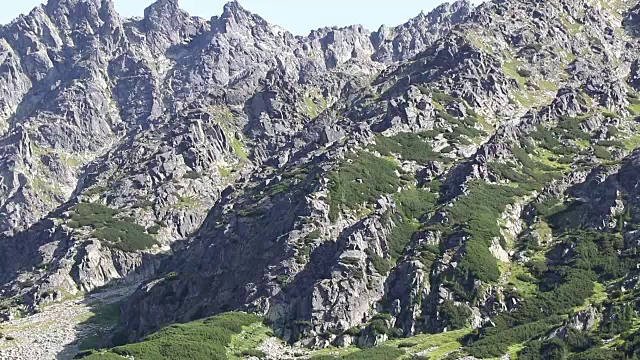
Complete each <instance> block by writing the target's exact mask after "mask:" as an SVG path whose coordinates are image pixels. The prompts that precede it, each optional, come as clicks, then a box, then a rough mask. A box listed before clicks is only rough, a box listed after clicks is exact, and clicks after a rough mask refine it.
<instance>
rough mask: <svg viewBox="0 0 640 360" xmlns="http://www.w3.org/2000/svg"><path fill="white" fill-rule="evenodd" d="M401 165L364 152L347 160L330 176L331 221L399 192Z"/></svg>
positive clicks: (350, 156)
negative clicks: (386, 195) (347, 211)
mask: <svg viewBox="0 0 640 360" xmlns="http://www.w3.org/2000/svg"><path fill="white" fill-rule="evenodd" d="M399 170H400V168H399V167H398V165H397V164H396V163H394V162H392V161H389V160H387V159H383V158H380V157H377V156H375V155H373V154H371V153H369V152H366V151H361V152H359V153H358V154H352V155H349V156H348V157H347V159H346V160H345V161H343V162H342V163H341V164H340V166H339V167H338V170H337V171H334V172H332V173H331V174H330V175H329V179H330V185H329V205H330V213H329V216H330V218H331V220H332V221H335V220H336V219H337V218H338V214H340V212H342V211H344V210H346V209H357V208H360V207H362V206H363V205H364V204H369V203H374V202H375V201H376V200H378V199H379V198H380V197H381V196H382V195H384V194H391V193H396V192H397V191H398V188H399V187H400V186H401V185H402V182H401V180H400V178H399V177H398V175H397V173H396V172H397V171H399Z"/></svg>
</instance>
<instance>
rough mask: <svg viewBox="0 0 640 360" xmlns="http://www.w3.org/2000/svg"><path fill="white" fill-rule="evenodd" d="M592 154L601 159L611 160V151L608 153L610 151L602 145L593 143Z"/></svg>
mask: <svg viewBox="0 0 640 360" xmlns="http://www.w3.org/2000/svg"><path fill="white" fill-rule="evenodd" d="M593 154H594V155H595V156H596V157H597V158H598V159H602V160H611V153H610V152H609V150H607V148H605V147H604V146H600V145H594V146H593Z"/></svg>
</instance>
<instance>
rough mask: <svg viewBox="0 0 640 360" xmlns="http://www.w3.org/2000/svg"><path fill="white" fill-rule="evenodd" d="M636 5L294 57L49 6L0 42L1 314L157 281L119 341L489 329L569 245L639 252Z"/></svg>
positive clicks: (201, 26) (98, 8) (355, 39)
mask: <svg viewBox="0 0 640 360" xmlns="http://www.w3.org/2000/svg"><path fill="white" fill-rule="evenodd" d="M635 5H636V4H631V2H624V1H622V2H617V3H616V4H615V5H608V6H604V5H602V3H601V2H597V1H593V0H580V1H569V0H551V1H545V2H537V1H525V0H508V1H494V2H487V3H485V4H483V5H481V6H479V7H477V8H473V7H472V6H471V5H470V3H469V2H467V1H459V2H456V3H454V4H444V5H441V6H439V7H438V8H436V9H435V10H434V11H432V12H431V13H429V14H420V15H419V16H417V17H416V18H414V19H411V20H410V21H408V22H407V23H405V24H403V25H401V26H398V27H395V28H386V27H382V28H381V29H379V30H378V31H377V32H370V31H368V30H366V29H363V28H362V27H360V26H351V27H346V28H324V29H319V30H316V31H312V32H311V33H310V34H309V35H308V36H306V37H301V36H294V35H292V34H291V33H289V32H287V31H286V30H284V29H282V28H280V27H278V26H275V25H272V24H269V23H267V22H266V21H265V20H264V19H262V18H261V17H259V16H258V15H255V14H252V13H250V12H248V11H246V10H245V9H243V8H242V7H241V5H240V4H239V3H237V2H231V3H228V4H227V5H226V6H225V7H224V9H223V12H222V14H221V15H220V16H214V17H212V18H211V19H210V20H205V19H201V18H197V17H192V16H189V14H187V13H186V12H184V11H183V10H181V9H180V8H179V6H178V2H177V1H175V0H160V1H157V2H156V3H154V4H153V5H151V6H150V7H149V8H147V9H146V11H145V15H144V17H143V18H139V19H123V18H121V17H119V15H118V14H117V13H116V12H115V11H114V9H113V4H112V3H111V2H110V1H108V0H105V1H98V0H95V1H53V0H51V1H50V2H49V3H48V4H47V5H44V6H41V7H38V8H36V9H34V10H33V11H32V12H31V13H30V14H29V15H27V16H23V17H21V18H18V19H16V20H15V21H14V22H12V23H11V24H8V25H6V26H4V27H1V28H0V135H1V136H0V155H1V156H0V231H1V232H2V234H3V235H2V238H1V239H0V280H1V281H0V282H1V283H2V285H3V287H2V291H3V293H2V294H4V295H3V296H5V297H7V298H9V299H14V297H16V296H22V297H24V298H25V299H26V300H27V301H26V302H25V305H23V309H24V310H27V311H28V310H33V309H35V308H36V307H37V306H38V305H39V304H42V303H43V301H45V300H44V299H46V298H47V297H46V296H43V294H48V293H49V292H50V291H55V290H64V291H66V292H70V293H75V292H78V291H91V290H94V289H96V288H99V287H101V286H104V285H106V284H109V283H112V282H114V281H117V280H123V281H139V280H146V281H145V282H144V283H143V285H141V287H140V288H139V289H138V290H137V291H136V292H135V293H134V294H133V295H132V296H131V298H130V299H129V301H128V302H127V303H126V304H125V305H124V306H123V308H122V311H123V316H122V319H123V320H122V324H121V328H120V330H122V331H124V332H126V333H127V334H128V337H129V340H137V339H140V338H142V337H144V336H145V335H147V334H149V333H150V332H152V331H154V330H157V329H159V328H161V327H163V326H165V325H167V324H170V323H173V322H185V321H189V320H192V319H198V318H202V317H205V316H208V315H212V314H217V313H221V312H225V311H232V310H244V311H252V312H256V313H259V314H262V315H264V316H265V317H266V318H268V319H269V320H270V321H272V322H273V324H274V328H275V332H276V334H277V335H278V336H280V337H282V338H284V339H286V340H287V341H289V342H292V343H298V344H300V345H305V346H315V347H324V346H328V345H329V344H334V345H336V344H338V345H348V344H350V343H357V344H358V345H360V346H363V347H367V346H373V345H376V344H377V343H379V342H380V341H381V340H383V339H384V338H386V336H409V335H415V334H417V333H422V332H442V331H444V330H451V329H453V328H457V327H460V322H459V321H458V320H459V319H458V318H456V317H455V316H453V315H452V314H451V312H452V311H457V312H456V314H457V315H460V314H462V315H460V316H462V317H463V319H462V323H463V326H464V325H467V326H472V327H474V328H484V327H487V326H491V324H493V321H494V320H495V319H496V317H499V316H500V314H504V313H507V312H511V311H517V310H518V309H520V308H521V307H526V306H527V305H526V301H527V297H531V294H527V293H526V290H529V291H533V292H535V291H538V290H540V289H542V288H543V287H544V286H547V285H544V281H543V280H542V279H544V278H545V276H543V274H539V273H535V274H534V272H535V269H538V267H537V266H538V265H537V264H538V263H537V262H536V261H539V259H541V258H542V259H545V258H548V259H549V261H548V264H547V265H548V267H549V268H551V269H552V270H549V271H551V272H552V271H555V270H554V269H556V266H560V265H559V264H564V262H568V261H569V260H567V258H566V257H567V256H568V257H570V256H573V255H572V254H574V253H575V251H574V250H573V249H574V246H573V245H572V244H570V243H568V242H567V241H566V237H567V236H571V235H572V234H573V231H575V230H576V229H590V230H594V231H598V232H601V233H611V234H614V233H615V234H618V235H619V236H621V238H623V239H624V243H625V246H626V247H625V248H624V249H619V250H620V251H619V252H618V254H623V255H624V254H626V253H627V252H629V251H630V250H631V249H633V248H635V247H637V244H638V241H637V236H636V232H637V230H635V228H634V227H632V226H627V225H629V223H632V222H633V221H634V219H636V218H637V216H636V215H635V209H637V208H638V207H637V206H636V202H637V201H638V199H637V196H636V194H635V192H636V187H637V186H635V184H636V178H637V176H636V171H637V170H638V169H637V168H638V166H637V165H638V161H637V157H638V154H637V152H634V151H633V150H634V149H635V148H636V147H637V146H638V145H640V142H639V141H638V131H639V130H640V129H638V124H637V122H636V119H635V116H636V114H638V113H640V110H639V109H638V106H637V105H638V103H640V100H638V99H640V95H639V94H638V91H639V90H640V82H639V81H638V76H637V72H638V58H637V54H638V51H637V50H638V40H637V38H636V22H637V6H635ZM634 6H635V7H634ZM624 214H626V215H624ZM623 215H624V216H623ZM625 219H627V220H625ZM618 235H616V236H618ZM144 241H150V242H151V243H145V244H144V246H140V244H141V243H143V242H144ZM154 243H155V245H153V244H154ZM623 255H620V256H623ZM498 263H499V264H500V266H498ZM523 269H525V270H523ZM526 269H534V270H531V272H532V273H531V274H532V275H531V276H534V275H536V276H539V279H538V282H536V283H535V284H531V283H530V284H529V285H527V284H524V285H523V280H518V279H523V278H525V276H524V275H523V274H520V273H517V271H530V270H526ZM558 271H559V270H558ZM634 271H636V270H633V271H631V270H630V271H629V272H628V274H626V275H625V277H626V280H625V281H627V282H630V281H631V282H632V281H633V279H634V276H636V275H635V273H634ZM527 274H528V273H527ZM517 275H519V276H520V277H519V278H517ZM547 275H548V274H547ZM552 275H553V276H551V275H549V276H547V278H548V279H551V278H554V279H555V278H556V277H558V276H559V275H557V274H552ZM524 282H525V283H526V281H524ZM534 282H535V281H534ZM555 285H557V284H552V285H548V286H549V288H553V287H554V286H555ZM538 287H540V289H538ZM532 288H535V290H531V289H532ZM611 290H613V289H611ZM607 291H609V290H607ZM523 304H524V305H523ZM451 309H457V310H451ZM590 311H595V310H593V309H590ZM379 313H384V314H385V315H384V316H383V317H382V318H380V317H378V318H377V319H376V320H379V321H378V323H379V322H380V321H382V320H381V319H384V321H383V322H384V326H386V327H388V328H389V331H388V333H386V334H380V333H378V332H379V329H378V330H375V329H373V328H372V326H371V325H368V324H369V323H370V322H371V320H372V319H374V316H375V315H376V314H379ZM456 314H454V315H456ZM597 316H599V315H598V314H595V315H594V314H592V313H589V314H586V313H584V314H583V313H580V314H578V315H576V316H573V317H572V318H571V321H573V322H572V323H570V324H564V325H563V326H564V328H563V329H564V330H562V331H560V330H558V332H557V333H558V334H564V333H566V331H567V328H573V329H575V328H585V329H586V328H591V327H592V326H593V319H594V318H595V317H597ZM587 318H588V319H589V321H591V325H589V324H587V325H588V326H587V325H584V324H581V322H583V320H584V319H587ZM583 325H584V326H583ZM355 327H358V328H362V332H361V333H360V335H356V334H355V332H353V331H351V332H347V330H349V329H353V328H355ZM376 331H378V332H376Z"/></svg>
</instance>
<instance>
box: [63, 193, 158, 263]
mask: <svg viewBox="0 0 640 360" xmlns="http://www.w3.org/2000/svg"><path fill="white" fill-rule="evenodd" d="M72 211H73V215H72V216H71V220H70V221H69V223H68V224H69V225H70V226H71V227H75V228H79V227H91V228H93V229H94V232H93V236H94V237H95V238H97V239H98V240H102V241H105V242H107V243H108V245H109V246H112V247H114V248H117V249H120V250H123V251H127V252H135V251H140V250H145V249H148V248H150V247H152V246H154V245H156V244H157V242H156V241H155V239H154V238H153V237H152V236H150V235H149V234H147V233H146V229H145V228H144V227H143V226H140V225H138V224H136V223H135V222H134V219H132V218H117V217H116V215H118V213H119V211H118V210H114V209H111V208H109V207H107V206H104V205H102V204H98V203H82V204H77V205H76V206H74V207H73V208H72Z"/></svg>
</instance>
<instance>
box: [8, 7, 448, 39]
mask: <svg viewBox="0 0 640 360" xmlns="http://www.w3.org/2000/svg"><path fill="white" fill-rule="evenodd" d="M114 1H115V4H116V8H117V10H118V12H119V13H120V14H121V15H123V16H125V17H131V16H142V15H143V13H144V8H145V7H147V6H149V4H151V3H152V2H153V0H114ZM42 2H44V1H43V0H0V3H3V4H2V11H1V12H0V24H7V23H9V22H10V21H11V20H13V19H14V18H16V17H17V16H18V15H20V14H25V13H29V11H31V9H32V8H34V7H35V6H37V5H39V4H40V3H42ZM226 2H227V1H226V0H180V7H181V8H183V9H185V10H186V11H187V12H189V13H190V14H191V15H198V16H201V17H204V18H207V19H209V18H211V17H212V16H213V15H219V14H221V13H222V7H223V5H224V4H225V3H226ZM443 2H444V1H443V0H393V1H389V0H321V1H317V0H240V4H241V5H242V6H243V7H245V8H246V9H248V10H250V11H252V12H254V13H256V14H258V15H260V16H262V17H263V18H265V19H266V20H267V21H269V22H270V23H273V24H277V25H280V26H282V27H284V28H285V29H287V30H289V31H291V32H293V33H294V34H296V35H307V34H308V33H309V31H310V30H315V29H318V28H321V27H324V26H334V25H335V26H346V25H353V24H362V25H364V26H365V27H366V28H367V29H369V30H377V29H378V28H379V27H380V25H382V24H385V25H389V26H395V25H399V24H402V23H404V22H405V21H407V20H408V19H409V18H411V17H414V16H416V15H418V14H419V13H420V11H423V10H424V11H425V13H426V12H428V11H430V10H431V9H433V8H434V7H436V6H437V5H439V4H441V3H443Z"/></svg>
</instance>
